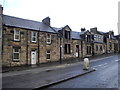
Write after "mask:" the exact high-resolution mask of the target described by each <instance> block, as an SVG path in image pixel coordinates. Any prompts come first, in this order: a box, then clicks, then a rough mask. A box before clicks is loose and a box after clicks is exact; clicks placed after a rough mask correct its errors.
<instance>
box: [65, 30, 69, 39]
mask: <svg viewBox="0 0 120 90" xmlns="http://www.w3.org/2000/svg"><path fill="white" fill-rule="evenodd" d="M65 38H66V39H70V31H66V30H65Z"/></svg>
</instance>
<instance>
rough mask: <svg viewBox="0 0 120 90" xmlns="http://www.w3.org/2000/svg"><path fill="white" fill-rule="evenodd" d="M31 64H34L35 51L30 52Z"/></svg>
mask: <svg viewBox="0 0 120 90" xmlns="http://www.w3.org/2000/svg"><path fill="white" fill-rule="evenodd" d="M31 64H36V51H32V52H31Z"/></svg>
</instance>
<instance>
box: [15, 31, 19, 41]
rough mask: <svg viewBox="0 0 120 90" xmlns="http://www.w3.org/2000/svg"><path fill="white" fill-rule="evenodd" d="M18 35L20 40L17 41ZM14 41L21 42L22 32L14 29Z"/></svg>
mask: <svg viewBox="0 0 120 90" xmlns="http://www.w3.org/2000/svg"><path fill="white" fill-rule="evenodd" d="M17 31H19V33H17ZM16 35H18V36H19V39H16V38H15V36H16ZM14 41H20V30H16V29H14Z"/></svg>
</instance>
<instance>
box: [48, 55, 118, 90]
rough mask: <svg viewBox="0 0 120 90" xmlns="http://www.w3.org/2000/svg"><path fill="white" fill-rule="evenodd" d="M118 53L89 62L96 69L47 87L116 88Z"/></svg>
mask: <svg viewBox="0 0 120 90" xmlns="http://www.w3.org/2000/svg"><path fill="white" fill-rule="evenodd" d="M119 57H120V55H114V56H111V57H109V58H103V59H101V60H98V61H96V62H92V63H91V67H93V68H95V69H96V71H95V72H92V73H89V74H86V75H84V76H81V77H78V78H75V79H72V80H68V81H66V82H63V83H60V84H57V85H54V86H51V87H48V88H118V86H119V85H118V73H119V75H120V72H118V64H120V58H119Z"/></svg>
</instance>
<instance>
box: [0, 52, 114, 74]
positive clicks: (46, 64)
mask: <svg viewBox="0 0 120 90" xmlns="http://www.w3.org/2000/svg"><path fill="white" fill-rule="evenodd" d="M111 55H113V54H102V55H95V56H91V57H89V60H90V61H92V60H94V59H99V58H104V57H106V56H111ZM82 61H83V58H76V59H69V60H63V61H62V64H60V62H59V61H57V62H47V63H41V64H37V65H24V66H16V67H4V68H2V73H6V72H12V71H23V70H28V69H35V68H43V67H50V66H58V65H63V64H72V63H77V62H82ZM0 72H1V71H0Z"/></svg>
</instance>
